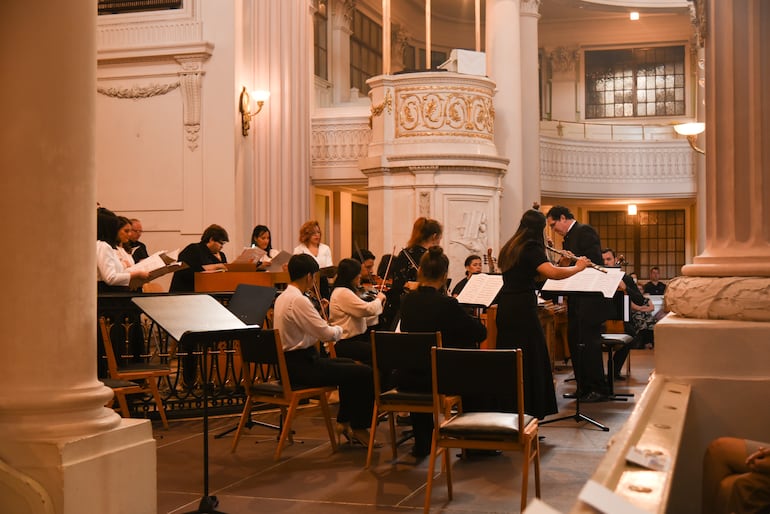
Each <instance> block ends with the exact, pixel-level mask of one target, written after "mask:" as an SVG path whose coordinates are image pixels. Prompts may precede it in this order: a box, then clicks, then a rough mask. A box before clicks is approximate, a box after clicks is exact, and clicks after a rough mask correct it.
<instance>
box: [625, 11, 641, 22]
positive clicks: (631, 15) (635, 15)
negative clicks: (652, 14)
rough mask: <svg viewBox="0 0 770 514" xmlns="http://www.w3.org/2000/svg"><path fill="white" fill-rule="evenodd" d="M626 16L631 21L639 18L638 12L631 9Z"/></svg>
mask: <svg viewBox="0 0 770 514" xmlns="http://www.w3.org/2000/svg"><path fill="white" fill-rule="evenodd" d="M628 18H629V19H630V20H631V21H637V20H639V13H638V12H636V11H632V12H630V13H629V15H628Z"/></svg>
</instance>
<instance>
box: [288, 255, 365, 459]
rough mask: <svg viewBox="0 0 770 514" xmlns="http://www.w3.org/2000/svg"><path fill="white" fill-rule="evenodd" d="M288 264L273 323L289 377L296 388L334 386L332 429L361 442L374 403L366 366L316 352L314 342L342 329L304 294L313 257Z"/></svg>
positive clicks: (308, 286)
mask: <svg viewBox="0 0 770 514" xmlns="http://www.w3.org/2000/svg"><path fill="white" fill-rule="evenodd" d="M288 268H289V277H290V279H291V283H290V284H289V285H288V287H287V288H286V290H285V291H284V292H282V293H281V294H280V296H279V297H278V299H276V301H275V317H274V326H275V328H276V329H277V330H278V331H279V333H280V334H281V342H282V343H283V350H284V353H285V356H286V364H287V366H288V368H289V374H290V375H291V380H292V382H293V383H295V384H298V385H302V386H311V387H314V386H329V385H336V386H338V387H339V391H340V407H339V411H338V413H337V430H338V431H339V432H340V433H341V434H343V435H345V436H346V437H347V438H348V439H349V440H355V441H358V442H361V443H362V444H363V445H364V446H365V445H366V444H368V441H369V434H368V430H367V427H369V424H370V423H371V419H372V408H373V405H374V385H373V382H372V368H371V367H369V366H366V365H364V364H360V363H357V362H355V361H353V360H352V359H331V358H326V357H322V356H320V355H319V353H318V349H317V348H316V343H317V342H318V341H337V340H339V339H340V337H341V336H342V328H341V327H337V326H333V325H329V323H328V322H327V321H326V320H324V319H323V318H322V317H321V315H320V314H319V313H318V311H317V310H316V309H315V307H314V306H313V303H312V302H311V301H310V299H309V298H307V297H306V296H305V295H304V293H305V292H306V291H308V290H309V289H311V288H312V287H313V285H314V282H315V276H316V274H317V273H318V270H319V267H318V263H317V262H316V260H315V259H314V258H313V257H312V256H311V255H308V254H298V255H293V256H292V257H291V259H289V264H288Z"/></svg>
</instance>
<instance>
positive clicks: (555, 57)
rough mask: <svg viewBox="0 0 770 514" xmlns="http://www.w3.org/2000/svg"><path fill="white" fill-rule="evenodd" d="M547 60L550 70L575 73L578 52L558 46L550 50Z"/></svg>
mask: <svg viewBox="0 0 770 514" xmlns="http://www.w3.org/2000/svg"><path fill="white" fill-rule="evenodd" d="M548 58H549V59H550V61H551V69H552V70H553V71H554V72H556V73H558V72H572V71H575V66H576V65H577V62H578V51H577V49H575V48H566V47H563V46H560V47H558V48H555V49H554V50H552V51H551V52H550V53H549V55H548Z"/></svg>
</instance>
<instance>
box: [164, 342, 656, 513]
mask: <svg viewBox="0 0 770 514" xmlns="http://www.w3.org/2000/svg"><path fill="white" fill-rule="evenodd" d="M631 359H632V370H631V371H632V375H631V379H630V381H628V382H618V383H616V384H617V385H616V387H617V391H618V392H633V393H636V397H635V398H638V397H639V394H640V393H641V392H642V390H643V389H644V386H645V385H646V383H647V379H648V376H649V374H650V371H651V368H652V366H653V352H652V351H651V350H634V351H633V352H632V357H631ZM570 375H571V369H570V368H569V367H567V368H565V369H563V370H559V371H557V372H556V373H555V375H554V377H555V378H556V381H557V393H558V398H559V408H560V413H559V415H560V416H563V415H569V414H572V413H574V408H575V403H574V401H573V400H565V399H563V398H562V397H561V394H562V393H564V392H571V391H572V390H573V389H574V382H567V383H565V379H567V378H569V376H570ZM635 398H631V399H630V400H629V401H627V402H606V403H597V404H587V405H584V406H583V408H582V411H583V413H584V414H586V415H588V416H590V417H592V418H594V419H596V420H597V421H599V422H601V423H602V424H605V425H607V426H609V427H610V431H609V432H603V431H601V430H599V429H598V428H596V427H594V426H592V425H590V424H587V423H585V422H581V423H577V422H575V421H574V420H571V419H570V420H566V421H561V422H559V423H554V424H549V425H545V426H542V427H541V428H540V434H541V435H544V436H545V439H544V440H543V441H541V454H542V455H541V474H542V476H541V482H542V499H543V501H545V502H546V503H547V504H548V505H550V506H551V507H553V508H555V509H557V510H559V511H562V512H567V511H568V510H569V509H570V507H571V506H572V504H573V503H574V501H575V498H576V497H577V495H578V493H579V491H580V489H581V488H582V487H583V484H584V483H585V482H586V480H587V479H588V478H589V477H590V475H591V473H592V472H593V470H594V468H595V467H596V465H597V464H598V462H599V460H600V459H601V458H602V456H603V454H604V448H605V446H606V445H607V443H608V441H609V439H610V437H611V436H612V435H613V434H614V433H615V432H616V431H617V430H618V429H619V428H620V427H621V426H622V424H623V423H624V422H625V420H626V418H627V417H628V416H629V414H630V413H631V411H632V410H633V408H634V404H635ZM253 419H254V420H255V421H266V422H271V423H275V422H277V419H278V415H277V412H272V411H271V412H265V413H259V414H255V415H254V416H253ZM237 420H238V418H237V417H235V416H227V417H217V418H212V419H211V420H210V423H209V431H210V439H209V494H210V495H215V496H216V497H217V498H218V500H219V506H218V507H217V510H218V511H220V512H225V513H228V514H241V513H254V512H269V513H294V512H297V513H303V514H311V513H312V514H315V513H318V514H324V513H340V512H346V513H347V512H350V513H364V512H418V511H421V510H422V506H423V502H424V500H425V482H426V474H427V467H428V463H427V459H426V460H425V461H422V462H419V463H415V461H414V459H413V458H411V457H410V456H409V455H408V449H409V446H410V445H409V442H407V443H405V444H404V445H403V446H402V447H401V448H400V449H399V459H398V461H397V462H395V463H392V462H390V449H389V447H388V446H387V445H385V446H384V447H383V448H382V449H379V450H377V451H376V453H375V461H374V464H373V466H372V468H371V469H369V470H365V469H364V462H365V460H366V451H365V450H364V449H363V448H362V447H360V446H355V447H354V446H343V447H341V448H340V450H339V451H338V452H337V453H331V447H330V445H329V441H328V436H327V435H326V430H325V427H324V424H323V421H322V419H321V418H320V417H319V409H317V408H315V407H313V406H309V407H307V408H304V409H303V410H302V411H301V412H300V413H299V415H298V417H297V420H296V422H295V424H294V429H295V432H296V436H295V437H296V439H297V442H296V443H295V444H294V445H291V446H287V447H286V448H285V450H284V452H283V455H282V456H281V460H280V461H279V462H274V461H273V452H274V450H275V445H276V441H275V434H276V432H275V431H273V430H271V429H269V428H264V427H261V426H254V427H253V428H251V429H250V430H248V431H247V432H246V433H245V434H244V436H243V438H242V439H241V442H240V444H239V446H238V449H237V451H236V453H230V445H231V443H232V436H233V434H232V433H231V434H229V435H227V436H225V437H222V438H219V439H215V438H214V437H213V435H215V434H218V433H221V432H222V431H224V430H226V429H227V428H230V427H232V426H234V425H235V424H236V423H237ZM170 425H171V426H170V429H169V430H168V431H166V430H163V428H162V427H160V425H157V426H155V427H154V434H155V437H156V439H157V442H158V512H159V513H183V512H191V511H193V512H194V511H196V510H197V509H198V504H199V502H200V499H201V497H202V494H203V471H202V469H203V464H202V453H203V442H202V437H201V434H202V422H201V420H199V419H197V420H184V421H173V420H172V421H171V422H170ZM378 439H379V440H381V441H386V440H387V424H381V425H380V428H379V432H378ZM520 461H521V458H520V454H516V453H506V454H503V455H501V456H497V457H476V458H473V459H468V460H460V459H456V458H455V459H453V463H452V466H453V468H452V469H453V477H454V480H453V484H454V499H453V500H452V501H451V502H450V501H448V500H447V491H446V481H445V480H444V479H443V477H439V478H438V479H437V480H436V481H434V488H433V498H432V512H452V513H482V512H484V513H489V512H496V513H509V512H518V511H519V491H520V487H521V474H520V471H521V462H520ZM436 469H437V470H438V469H439V466H438V464H437V468H436ZM533 497H534V484H533V482H530V498H533Z"/></svg>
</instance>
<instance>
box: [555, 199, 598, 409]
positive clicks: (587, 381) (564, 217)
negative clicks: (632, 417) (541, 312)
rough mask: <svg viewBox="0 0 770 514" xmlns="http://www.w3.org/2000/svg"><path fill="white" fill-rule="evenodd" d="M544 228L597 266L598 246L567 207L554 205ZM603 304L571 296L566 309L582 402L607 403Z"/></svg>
mask: <svg viewBox="0 0 770 514" xmlns="http://www.w3.org/2000/svg"><path fill="white" fill-rule="evenodd" d="M546 218H547V222H548V226H549V227H551V229H552V230H554V231H555V232H556V233H557V234H559V235H561V236H562V237H564V242H563V248H564V250H567V251H569V252H572V253H573V254H574V255H576V256H578V257H582V256H585V257H588V258H589V259H590V260H591V261H592V262H593V263H594V264H597V265H599V266H601V265H602V264H603V260H602V246H601V241H600V240H599V234H598V233H597V232H596V230H595V229H594V228H593V227H592V226H591V225H583V224H582V223H578V222H577V221H576V220H575V216H574V215H573V214H572V212H570V210H569V209H568V208H567V207H563V206H561V205H556V206H554V207H552V208H551V209H550V210H549V211H548V214H547V215H546ZM607 313H608V309H607V305H606V302H605V300H604V298H602V297H601V296H599V295H588V294H587V295H579V294H573V295H571V296H570V297H569V303H568V307H567V342H568V344H569V351H570V355H571V357H572V365H573V368H574V370H575V380H576V381H577V395H578V396H579V397H580V401H583V402H600V401H605V400H607V385H606V381H605V378H604V365H603V363H602V345H601V342H602V338H601V333H602V324H603V323H604V322H605V321H606V319H607Z"/></svg>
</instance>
